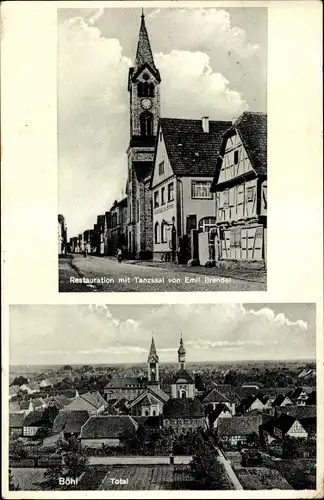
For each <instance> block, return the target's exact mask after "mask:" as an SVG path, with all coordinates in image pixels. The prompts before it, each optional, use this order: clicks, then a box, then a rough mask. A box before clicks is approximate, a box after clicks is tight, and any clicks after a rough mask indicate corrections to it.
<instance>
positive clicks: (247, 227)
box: [211, 112, 267, 261]
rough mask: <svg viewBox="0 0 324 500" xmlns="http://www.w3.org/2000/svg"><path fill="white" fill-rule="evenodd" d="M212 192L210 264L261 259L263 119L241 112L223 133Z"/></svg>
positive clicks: (264, 205)
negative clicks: (213, 213)
mask: <svg viewBox="0 0 324 500" xmlns="http://www.w3.org/2000/svg"><path fill="white" fill-rule="evenodd" d="M211 191H212V192H215V193H216V225H217V239H216V260H223V259H227V260H239V261H262V260H266V241H267V115H266V114H265V113H256V112H244V113H243V114H242V115H241V116H240V117H239V118H238V119H237V120H236V121H235V122H234V123H233V125H232V127H231V128H229V129H228V130H227V131H226V132H225V134H224V135H223V140H222V144H221V148H220V154H219V156H218V160H217V167H216V173H215V177H214V179H213V183H212V186H211Z"/></svg>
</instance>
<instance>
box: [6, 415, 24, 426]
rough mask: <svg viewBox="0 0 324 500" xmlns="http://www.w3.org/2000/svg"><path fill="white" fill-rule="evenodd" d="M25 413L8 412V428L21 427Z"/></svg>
mask: <svg viewBox="0 0 324 500" xmlns="http://www.w3.org/2000/svg"><path fill="white" fill-rule="evenodd" d="M24 419H25V415H24V414H23V413H9V428H10V427H15V428H17V427H18V428H19V427H23V423H24Z"/></svg>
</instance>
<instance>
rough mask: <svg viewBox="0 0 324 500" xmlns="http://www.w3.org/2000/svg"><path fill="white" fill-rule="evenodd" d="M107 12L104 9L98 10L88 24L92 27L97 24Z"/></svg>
mask: <svg viewBox="0 0 324 500" xmlns="http://www.w3.org/2000/svg"><path fill="white" fill-rule="evenodd" d="M104 12H105V10H104V9H98V10H97V11H96V12H95V13H94V14H93V15H92V16H91V17H90V18H89V19H88V23H89V24H90V25H93V24H95V23H96V22H97V21H99V19H100V18H101V17H102V16H103V14H104Z"/></svg>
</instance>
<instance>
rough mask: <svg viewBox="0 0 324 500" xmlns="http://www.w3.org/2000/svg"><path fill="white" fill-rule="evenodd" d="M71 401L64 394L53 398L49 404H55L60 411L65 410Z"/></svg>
mask: <svg viewBox="0 0 324 500" xmlns="http://www.w3.org/2000/svg"><path fill="white" fill-rule="evenodd" d="M70 402H71V401H70V400H69V399H68V398H66V397H65V396H64V395H63V394H59V395H57V396H53V397H51V398H50V399H49V404H51V403H52V404H54V405H55V406H57V407H58V408H59V409H62V408H64V407H65V406H67V405H68V404H69V403H70Z"/></svg>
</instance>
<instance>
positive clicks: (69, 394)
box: [60, 390, 76, 399]
mask: <svg viewBox="0 0 324 500" xmlns="http://www.w3.org/2000/svg"><path fill="white" fill-rule="evenodd" d="M60 396H65V397H66V398H67V399H72V398H75V396H76V391H75V390H70V391H69V390H67V391H62V394H60Z"/></svg>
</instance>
